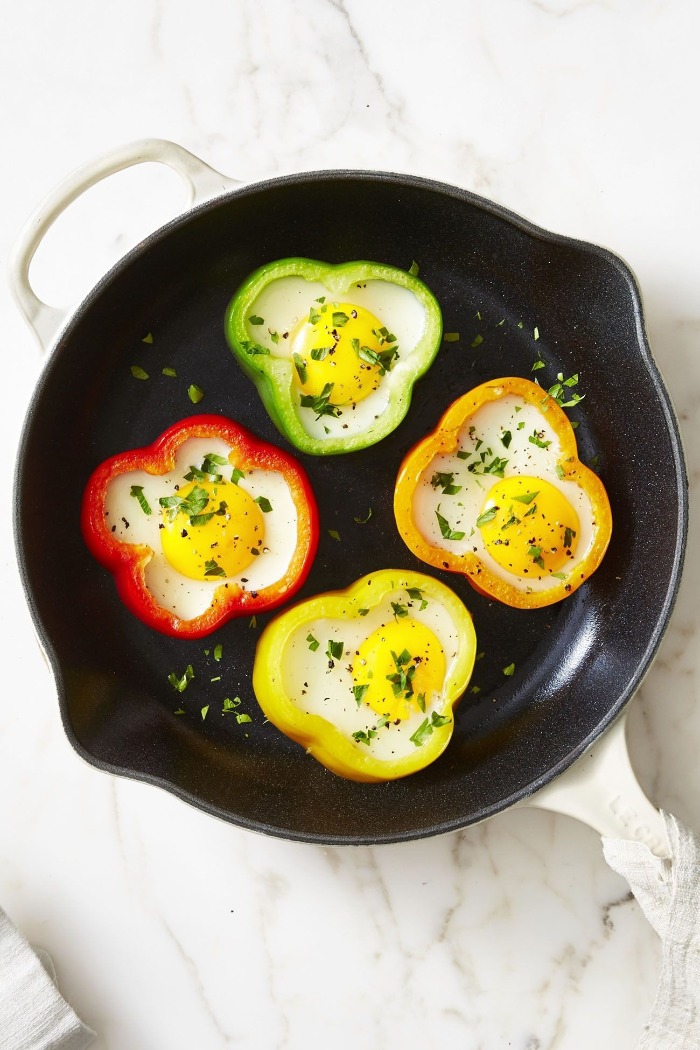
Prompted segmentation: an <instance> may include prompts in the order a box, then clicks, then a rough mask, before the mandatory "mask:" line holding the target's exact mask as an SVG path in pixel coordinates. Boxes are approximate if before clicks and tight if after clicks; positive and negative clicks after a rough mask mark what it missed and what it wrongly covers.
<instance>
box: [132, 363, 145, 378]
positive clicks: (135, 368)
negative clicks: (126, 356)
mask: <svg viewBox="0 0 700 1050" xmlns="http://www.w3.org/2000/svg"><path fill="white" fill-rule="evenodd" d="M131 374H132V376H133V377H134V379H148V372H146V371H145V370H144V369H143V368H141V365H132V366H131Z"/></svg>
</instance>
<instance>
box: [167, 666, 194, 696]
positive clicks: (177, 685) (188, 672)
mask: <svg viewBox="0 0 700 1050" xmlns="http://www.w3.org/2000/svg"><path fill="white" fill-rule="evenodd" d="M193 678H194V671H193V670H192V664H188V665H187V667H186V668H185V670H184V672H183V674H181V675H179V676H178V675H176V674H174V673H173V674H169V675H168V681H169V682H170V684H171V686H172V687H173V689H174V690H175V692H177V693H184V691H185V689H187V686H188V685H189V683H190V682H191V681H192V679H193Z"/></svg>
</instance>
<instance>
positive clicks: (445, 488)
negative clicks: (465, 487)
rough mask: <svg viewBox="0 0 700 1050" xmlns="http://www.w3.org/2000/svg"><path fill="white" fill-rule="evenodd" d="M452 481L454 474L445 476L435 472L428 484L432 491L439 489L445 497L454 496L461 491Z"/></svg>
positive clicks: (460, 487)
mask: <svg viewBox="0 0 700 1050" xmlns="http://www.w3.org/2000/svg"><path fill="white" fill-rule="evenodd" d="M454 480H455V476H454V474H445V473H442V472H441V471H437V470H436V471H435V473H434V474H433V476H432V478H431V479H430V484H431V485H432V486H433V488H434V489H437V488H441V489H442V492H443V495H445V496H456V495H457V493H458V492H461V491H462V486H461V485H455V483H454Z"/></svg>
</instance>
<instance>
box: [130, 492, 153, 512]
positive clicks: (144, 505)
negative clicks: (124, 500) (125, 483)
mask: <svg viewBox="0 0 700 1050" xmlns="http://www.w3.org/2000/svg"><path fill="white" fill-rule="evenodd" d="M130 495H131V496H133V497H134V499H135V500H137V502H138V505H139V507H140V508H141V510H142V511H143V513H144V514H152V513H153V512H152V510H151V506H150V504H149V502H148V500H147V499H146V497H145V496H144V494H143V485H132V486H131V489H130Z"/></svg>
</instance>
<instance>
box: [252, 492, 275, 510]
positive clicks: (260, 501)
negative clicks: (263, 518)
mask: <svg viewBox="0 0 700 1050" xmlns="http://www.w3.org/2000/svg"><path fill="white" fill-rule="evenodd" d="M253 502H254V503H257V505H258V506H259V507H260V510H261V511H262V512H263V514H269V513H270V511H271V510H272V504H271V503H270V501H269V499H268V498H267V496H256V497H255V499H254V501H253Z"/></svg>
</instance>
